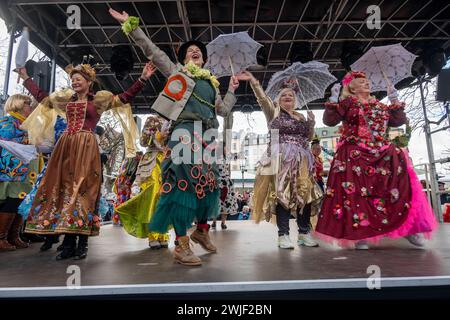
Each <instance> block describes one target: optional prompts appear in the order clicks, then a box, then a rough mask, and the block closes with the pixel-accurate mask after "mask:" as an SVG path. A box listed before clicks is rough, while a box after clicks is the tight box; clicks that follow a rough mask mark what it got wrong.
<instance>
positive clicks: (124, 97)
mask: <svg viewBox="0 0 450 320" xmlns="http://www.w3.org/2000/svg"><path fill="white" fill-rule="evenodd" d="M155 71H156V68H155V66H154V65H153V64H152V63H150V62H147V63H146V64H145V66H144V69H143V70H142V74H141V76H140V77H139V79H138V80H136V81H135V82H134V83H133V84H132V85H131V87H129V88H128V90H126V91H124V92H122V93H120V94H119V99H120V101H122V102H123V103H130V102H131V101H132V100H133V98H134V97H135V96H136V95H137V94H138V93H139V92H140V91H141V90H142V89H143V88H144V86H145V84H146V83H147V81H148V79H149V78H150V77H151V76H152V74H154V73H155Z"/></svg>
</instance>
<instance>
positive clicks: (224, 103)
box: [216, 90, 237, 117]
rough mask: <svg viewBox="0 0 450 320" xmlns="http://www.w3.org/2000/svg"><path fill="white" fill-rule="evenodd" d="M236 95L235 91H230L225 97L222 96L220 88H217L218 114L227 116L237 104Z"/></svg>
mask: <svg viewBox="0 0 450 320" xmlns="http://www.w3.org/2000/svg"><path fill="white" fill-rule="evenodd" d="M236 101H237V99H236V96H235V95H234V93H232V92H230V91H228V92H227V93H226V94H225V96H224V97H223V99H222V98H221V97H220V92H219V90H216V110H217V114H218V115H219V116H222V117H227V116H228V115H229V114H230V112H231V109H233V106H234V105H235V104H236Z"/></svg>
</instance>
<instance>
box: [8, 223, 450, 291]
mask: <svg viewBox="0 0 450 320" xmlns="http://www.w3.org/2000/svg"><path fill="white" fill-rule="evenodd" d="M219 225H220V223H219ZM228 227H229V228H228V229H227V230H221V229H220V227H219V228H218V230H216V231H214V230H213V231H211V237H212V240H213V242H214V243H215V244H216V245H217V247H218V253H216V254H209V253H206V252H205V251H204V250H203V249H201V248H200V247H199V246H198V245H193V250H194V252H195V253H196V254H198V255H199V256H200V258H201V259H202V260H203V266H201V267H186V266H182V265H179V264H175V263H173V261H172V254H171V250H172V248H169V249H160V250H150V249H149V248H148V241H147V240H146V239H135V238H133V237H131V236H129V235H127V234H126V232H125V231H124V230H123V229H122V228H121V227H117V226H112V225H106V226H104V227H103V228H102V230H101V235H100V236H99V237H94V238H90V240H89V255H88V258H87V259H85V260H81V261H74V260H71V259H69V260H65V261H56V260H55V256H56V245H55V246H54V248H53V249H52V250H50V251H47V252H44V253H41V252H39V247H40V245H41V243H34V244H32V246H31V247H30V248H28V249H23V250H18V251H15V252H7V253H2V254H0V298H20V297H29V298H36V297H56V296H58V297H86V296H90V297H97V298H101V297H110V298H111V297H121V298H124V297H129V298H131V297H134V298H136V297H152V298H160V299H161V298H164V297H169V298H170V297H172V298H219V297H232V298H246V297H253V298H280V299H282V298H319V297H320V298H324V297H325V298H333V297H341V298H342V297H345V294H350V296H352V295H355V296H356V297H367V298H373V297H377V296H379V295H381V294H384V295H388V296H389V295H390V294H395V295H394V296H395V297H397V298H401V297H403V296H405V295H408V294H414V296H416V297H422V295H425V294H426V297H431V296H433V295H437V296H438V297H442V294H443V293H444V294H445V293H446V294H447V295H448V294H449V292H450V290H449V288H450V225H441V226H440V228H439V230H437V231H436V233H435V235H434V237H433V239H432V240H431V241H430V242H428V243H427V246H426V248H425V249H420V248H416V247H414V246H412V245H411V244H409V242H408V241H407V240H405V239H399V240H395V241H392V240H383V241H381V243H380V244H379V245H378V246H376V247H373V248H372V249H371V250H368V251H356V250H351V249H340V248H337V247H334V246H331V245H328V244H324V243H321V246H320V247H319V248H306V247H296V248H295V249H294V250H282V249H279V248H278V247H277V245H276V238H277V234H276V227H275V226H274V225H272V224H269V223H262V224H260V225H255V224H254V222H253V221H229V222H228ZM291 230H292V232H291V239H293V240H294V239H296V237H297V234H296V231H295V225H294V221H291ZM73 265H76V266H79V270H80V274H81V283H80V284H81V287H80V288H78V289H72V288H68V287H67V286H66V285H67V283H68V278H69V277H70V276H71V274H72V273H71V272H70V273H67V271H68V267H69V266H73ZM369 266H378V267H379V268H380V269H379V270H380V272H381V282H380V286H381V290H376V289H374V290H369V289H368V288H367V284H368V282H369V283H374V282H373V281H372V280H373V279H372V278H371V279H372V280H371V279H369V281H368V278H369V277H370V276H371V275H372V272H373V271H370V270H369V271H368V268H369ZM71 268H72V269H71ZM71 268H69V271H70V270H73V267H71ZM372 268H373V267H372ZM375 268H376V267H375ZM371 270H372V269H371ZM72 272H73V271H72ZM69 284H73V282H70V281H69ZM398 294H400V295H402V296H400V297H399V296H397V295H398ZM430 294H431V295H430ZM417 295H419V296H417Z"/></svg>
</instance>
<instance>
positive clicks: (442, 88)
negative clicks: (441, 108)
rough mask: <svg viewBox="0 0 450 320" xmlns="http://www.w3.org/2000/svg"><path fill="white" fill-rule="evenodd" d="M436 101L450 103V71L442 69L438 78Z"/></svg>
mask: <svg viewBox="0 0 450 320" xmlns="http://www.w3.org/2000/svg"><path fill="white" fill-rule="evenodd" d="M436 100H437V101H442V102H448V101H450V69H442V70H441V72H440V73H439V76H438V82H437V93H436Z"/></svg>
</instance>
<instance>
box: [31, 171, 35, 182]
mask: <svg viewBox="0 0 450 320" xmlns="http://www.w3.org/2000/svg"><path fill="white" fill-rule="evenodd" d="M36 178H37V174H36V172H34V171H31V172H30V179H32V180H34V179H36Z"/></svg>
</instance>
